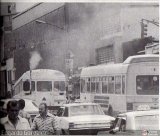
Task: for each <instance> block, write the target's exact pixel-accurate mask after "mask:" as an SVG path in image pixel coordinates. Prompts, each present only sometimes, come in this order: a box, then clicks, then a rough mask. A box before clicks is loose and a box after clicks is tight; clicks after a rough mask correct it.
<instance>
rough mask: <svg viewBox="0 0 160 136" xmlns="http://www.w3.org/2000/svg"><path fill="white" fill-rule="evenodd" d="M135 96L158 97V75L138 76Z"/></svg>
mask: <svg viewBox="0 0 160 136" xmlns="http://www.w3.org/2000/svg"><path fill="white" fill-rule="evenodd" d="M136 88H137V94H140V95H158V94H159V76H158V75H138V76H137V77H136Z"/></svg>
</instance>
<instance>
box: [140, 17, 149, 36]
mask: <svg viewBox="0 0 160 136" xmlns="http://www.w3.org/2000/svg"><path fill="white" fill-rule="evenodd" d="M147 27H148V25H147V24H146V23H144V20H142V22H141V38H145V37H147Z"/></svg>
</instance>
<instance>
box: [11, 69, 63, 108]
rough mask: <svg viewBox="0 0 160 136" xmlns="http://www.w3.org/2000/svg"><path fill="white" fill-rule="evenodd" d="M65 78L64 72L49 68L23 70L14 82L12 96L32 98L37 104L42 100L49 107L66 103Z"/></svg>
mask: <svg viewBox="0 0 160 136" xmlns="http://www.w3.org/2000/svg"><path fill="white" fill-rule="evenodd" d="M65 84H66V78H65V75H64V73H62V72H60V71H57V70H51V69H36V70H32V71H27V72H25V73H24V74H23V75H22V76H21V77H20V78H19V79H18V80H17V82H16V83H15V85H14V88H13V90H14V91H13V97H14V98H26V99H32V100H33V101H35V103H36V104H37V105H39V104H40V103H41V102H42V101H44V102H46V103H47V105H48V106H49V107H54V108H55V107H57V108H58V107H59V106H61V105H62V104H63V103H66V89H65Z"/></svg>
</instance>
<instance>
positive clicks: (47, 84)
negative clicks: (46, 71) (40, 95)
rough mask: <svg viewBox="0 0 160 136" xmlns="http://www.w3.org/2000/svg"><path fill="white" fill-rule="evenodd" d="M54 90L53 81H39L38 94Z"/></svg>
mask: <svg viewBox="0 0 160 136" xmlns="http://www.w3.org/2000/svg"><path fill="white" fill-rule="evenodd" d="M51 90H52V82H51V81H38V82H37V91H38V92H49V91H51Z"/></svg>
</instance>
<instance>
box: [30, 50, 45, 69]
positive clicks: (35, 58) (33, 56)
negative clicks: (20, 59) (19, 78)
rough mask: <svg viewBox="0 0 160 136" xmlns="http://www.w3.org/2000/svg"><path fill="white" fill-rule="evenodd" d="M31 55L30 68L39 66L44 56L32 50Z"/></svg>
mask: <svg viewBox="0 0 160 136" xmlns="http://www.w3.org/2000/svg"><path fill="white" fill-rule="evenodd" d="M30 56H31V58H30V60H29V64H30V69H31V70H32V69H35V68H36V67H37V66H38V64H39V62H40V61H41V60H42V57H41V55H40V54H39V52H37V51H33V52H31V53H30Z"/></svg>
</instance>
